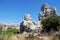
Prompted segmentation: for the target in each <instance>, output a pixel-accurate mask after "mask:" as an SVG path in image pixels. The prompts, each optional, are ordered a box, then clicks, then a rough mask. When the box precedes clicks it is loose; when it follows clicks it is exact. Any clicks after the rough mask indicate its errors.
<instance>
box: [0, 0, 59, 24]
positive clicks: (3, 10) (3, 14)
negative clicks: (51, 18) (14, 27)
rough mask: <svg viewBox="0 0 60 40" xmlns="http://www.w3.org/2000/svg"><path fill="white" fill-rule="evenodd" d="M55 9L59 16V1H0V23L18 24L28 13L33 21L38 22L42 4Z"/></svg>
mask: <svg viewBox="0 0 60 40" xmlns="http://www.w3.org/2000/svg"><path fill="white" fill-rule="evenodd" d="M45 2H47V3H48V4H49V5H50V7H54V6H55V7H56V9H57V12H58V15H60V0H0V22H13V23H20V22H21V21H22V20H23V19H24V15H25V14H27V13H29V14H30V15H31V18H32V20H33V21H38V14H39V12H40V8H41V6H42V4H43V3H45Z"/></svg>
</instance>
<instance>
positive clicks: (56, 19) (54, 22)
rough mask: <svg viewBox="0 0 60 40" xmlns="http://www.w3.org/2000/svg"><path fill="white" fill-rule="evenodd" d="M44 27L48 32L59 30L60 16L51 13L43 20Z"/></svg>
mask: <svg viewBox="0 0 60 40" xmlns="http://www.w3.org/2000/svg"><path fill="white" fill-rule="evenodd" d="M41 23H42V28H43V29H45V30H46V31H47V32H50V31H51V30H53V31H58V30H59V29H60V16H57V15H54V16H52V15H50V16H48V17H47V18H45V19H43V20H42V22H41Z"/></svg>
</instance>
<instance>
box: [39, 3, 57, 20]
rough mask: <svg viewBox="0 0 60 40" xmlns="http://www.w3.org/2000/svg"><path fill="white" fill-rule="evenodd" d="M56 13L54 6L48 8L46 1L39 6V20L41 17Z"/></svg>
mask: <svg viewBox="0 0 60 40" xmlns="http://www.w3.org/2000/svg"><path fill="white" fill-rule="evenodd" d="M55 14H57V12H56V8H55V7H53V8H50V7H49V5H48V4H47V3H44V4H43V5H42V7H41V12H40V13H39V16H38V18H39V21H41V20H42V19H45V18H46V17H47V16H49V15H55Z"/></svg>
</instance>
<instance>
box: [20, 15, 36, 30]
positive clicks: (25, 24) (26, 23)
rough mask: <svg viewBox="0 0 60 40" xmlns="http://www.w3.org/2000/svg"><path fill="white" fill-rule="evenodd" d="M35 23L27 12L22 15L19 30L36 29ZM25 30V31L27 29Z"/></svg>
mask: <svg viewBox="0 0 60 40" xmlns="http://www.w3.org/2000/svg"><path fill="white" fill-rule="evenodd" d="M36 27H37V26H36V24H35V22H33V21H32V19H31V17H30V15H29V14H26V15H25V16H24V20H23V21H22V22H21V24H20V30H23V31H25V30H26V29H28V30H35V29H36ZM28 30H26V31H28Z"/></svg>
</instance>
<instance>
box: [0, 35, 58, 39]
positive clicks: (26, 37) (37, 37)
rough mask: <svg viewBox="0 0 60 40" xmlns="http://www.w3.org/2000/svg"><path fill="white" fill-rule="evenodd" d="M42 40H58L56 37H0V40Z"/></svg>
mask: <svg viewBox="0 0 60 40" xmlns="http://www.w3.org/2000/svg"><path fill="white" fill-rule="evenodd" d="M44 38H47V40H58V37H57V36H56V35H50V36H49V35H48V36H35V37H33V36H31V37H25V36H24V35H10V36H9V35H3V36H1V37H0V40H43V39H44Z"/></svg>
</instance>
